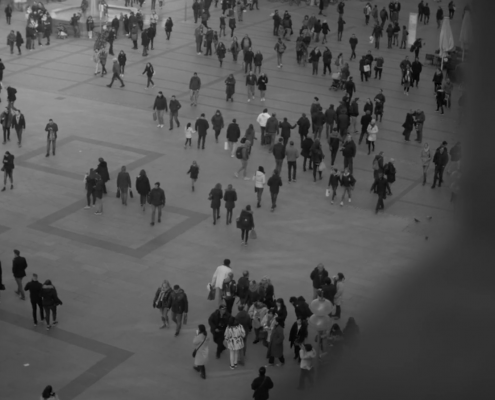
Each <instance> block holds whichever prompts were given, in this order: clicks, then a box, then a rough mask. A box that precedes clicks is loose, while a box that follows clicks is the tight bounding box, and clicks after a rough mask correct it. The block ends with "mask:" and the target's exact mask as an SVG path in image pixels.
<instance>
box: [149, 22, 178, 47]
mask: <svg viewBox="0 0 495 400" xmlns="http://www.w3.org/2000/svg"><path fill="white" fill-rule="evenodd" d="M173 26H174V23H173V21H172V18H171V17H168V18H167V20H166V21H165V35H166V36H167V40H170V35H171V34H172V28H173ZM151 50H153V47H151Z"/></svg>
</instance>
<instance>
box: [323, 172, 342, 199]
mask: <svg viewBox="0 0 495 400" xmlns="http://www.w3.org/2000/svg"><path fill="white" fill-rule="evenodd" d="M331 170H332V172H331V173H330V178H329V179H328V188H327V191H326V195H327V197H328V196H330V189H331V190H332V200H331V201H330V204H333V201H334V199H335V197H336V196H337V188H338V186H339V182H340V174H339V170H338V169H337V168H334V167H332V168H331Z"/></svg>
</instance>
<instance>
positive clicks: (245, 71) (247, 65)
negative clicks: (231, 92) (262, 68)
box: [244, 61, 253, 74]
mask: <svg viewBox="0 0 495 400" xmlns="http://www.w3.org/2000/svg"><path fill="white" fill-rule="evenodd" d="M244 65H245V67H244V73H245V74H247V72H248V67H249V70H250V71H252V70H253V62H252V61H251V62H249V63H248V62H245V61H244Z"/></svg>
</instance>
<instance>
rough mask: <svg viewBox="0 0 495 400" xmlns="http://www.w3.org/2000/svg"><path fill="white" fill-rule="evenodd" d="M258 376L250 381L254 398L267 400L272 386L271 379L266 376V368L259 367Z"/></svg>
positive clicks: (255, 399)
mask: <svg viewBox="0 0 495 400" xmlns="http://www.w3.org/2000/svg"><path fill="white" fill-rule="evenodd" d="M258 372H259V376H258V377H257V378H256V379H254V381H253V382H252V383H251V389H252V390H254V393H253V398H254V400H267V399H268V398H269V397H270V396H269V392H270V389H272V388H273V386H274V385H273V381H272V380H271V378H270V377H269V376H266V368H265V367H261V368H260V369H259V371H258Z"/></svg>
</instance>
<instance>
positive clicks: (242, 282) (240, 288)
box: [237, 271, 250, 306]
mask: <svg viewBox="0 0 495 400" xmlns="http://www.w3.org/2000/svg"><path fill="white" fill-rule="evenodd" d="M237 296H238V297H239V303H240V304H248V299H249V271H243V272H242V276H241V277H240V278H239V280H238V281H237ZM248 306H250V304H248Z"/></svg>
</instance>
